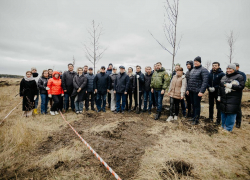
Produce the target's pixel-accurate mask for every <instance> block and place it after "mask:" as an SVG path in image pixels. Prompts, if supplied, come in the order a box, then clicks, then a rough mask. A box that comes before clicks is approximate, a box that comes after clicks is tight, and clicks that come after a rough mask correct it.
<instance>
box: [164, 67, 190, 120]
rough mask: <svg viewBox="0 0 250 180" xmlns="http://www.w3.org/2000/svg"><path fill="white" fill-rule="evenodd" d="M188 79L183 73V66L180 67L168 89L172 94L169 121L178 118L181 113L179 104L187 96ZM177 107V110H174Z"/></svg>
mask: <svg viewBox="0 0 250 180" xmlns="http://www.w3.org/2000/svg"><path fill="white" fill-rule="evenodd" d="M186 87H187V80H186V77H185V75H183V68H181V67H180V68H178V69H177V72H176V75H175V76H174V77H173V79H172V81H171V83H170V87H169V90H168V96H170V116H169V117H168V119H167V121H172V120H177V119H178V114H179V109H180V107H179V105H180V102H181V99H183V98H184V97H185V93H186ZM174 109H175V110H174Z"/></svg>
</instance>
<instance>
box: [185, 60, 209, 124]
mask: <svg viewBox="0 0 250 180" xmlns="http://www.w3.org/2000/svg"><path fill="white" fill-rule="evenodd" d="M208 76H209V72H208V70H207V69H206V68H204V67H202V65H201V57H200V56H197V57H196V58H195V59H194V68H193V69H192V71H191V72H190V78H189V81H188V86H187V92H186V94H187V95H189V96H190V98H191V102H192V104H193V105H194V107H193V108H194V117H193V118H192V119H190V121H193V123H192V124H193V125H197V124H199V118H200V112H201V98H202V96H203V95H204V93H205V91H206V88H207V85H208Z"/></svg>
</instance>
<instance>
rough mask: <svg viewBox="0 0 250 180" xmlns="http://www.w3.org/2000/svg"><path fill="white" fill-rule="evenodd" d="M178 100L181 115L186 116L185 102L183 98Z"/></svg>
mask: <svg viewBox="0 0 250 180" xmlns="http://www.w3.org/2000/svg"><path fill="white" fill-rule="evenodd" d="M180 102H181V109H182V115H183V116H186V103H185V100H184V99H181V100H180Z"/></svg>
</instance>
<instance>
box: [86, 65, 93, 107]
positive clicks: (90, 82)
mask: <svg viewBox="0 0 250 180" xmlns="http://www.w3.org/2000/svg"><path fill="white" fill-rule="evenodd" d="M86 77H87V79H88V81H87V90H86V101H85V109H86V111H88V110H89V97H90V96H91V110H92V111H95V108H94V105H95V93H94V79H95V75H94V74H93V68H92V67H89V73H88V74H86Z"/></svg>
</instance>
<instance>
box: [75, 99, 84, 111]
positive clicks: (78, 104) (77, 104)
mask: <svg viewBox="0 0 250 180" xmlns="http://www.w3.org/2000/svg"><path fill="white" fill-rule="evenodd" d="M75 110H76V111H82V110H83V101H81V102H79V101H76V102H75Z"/></svg>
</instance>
